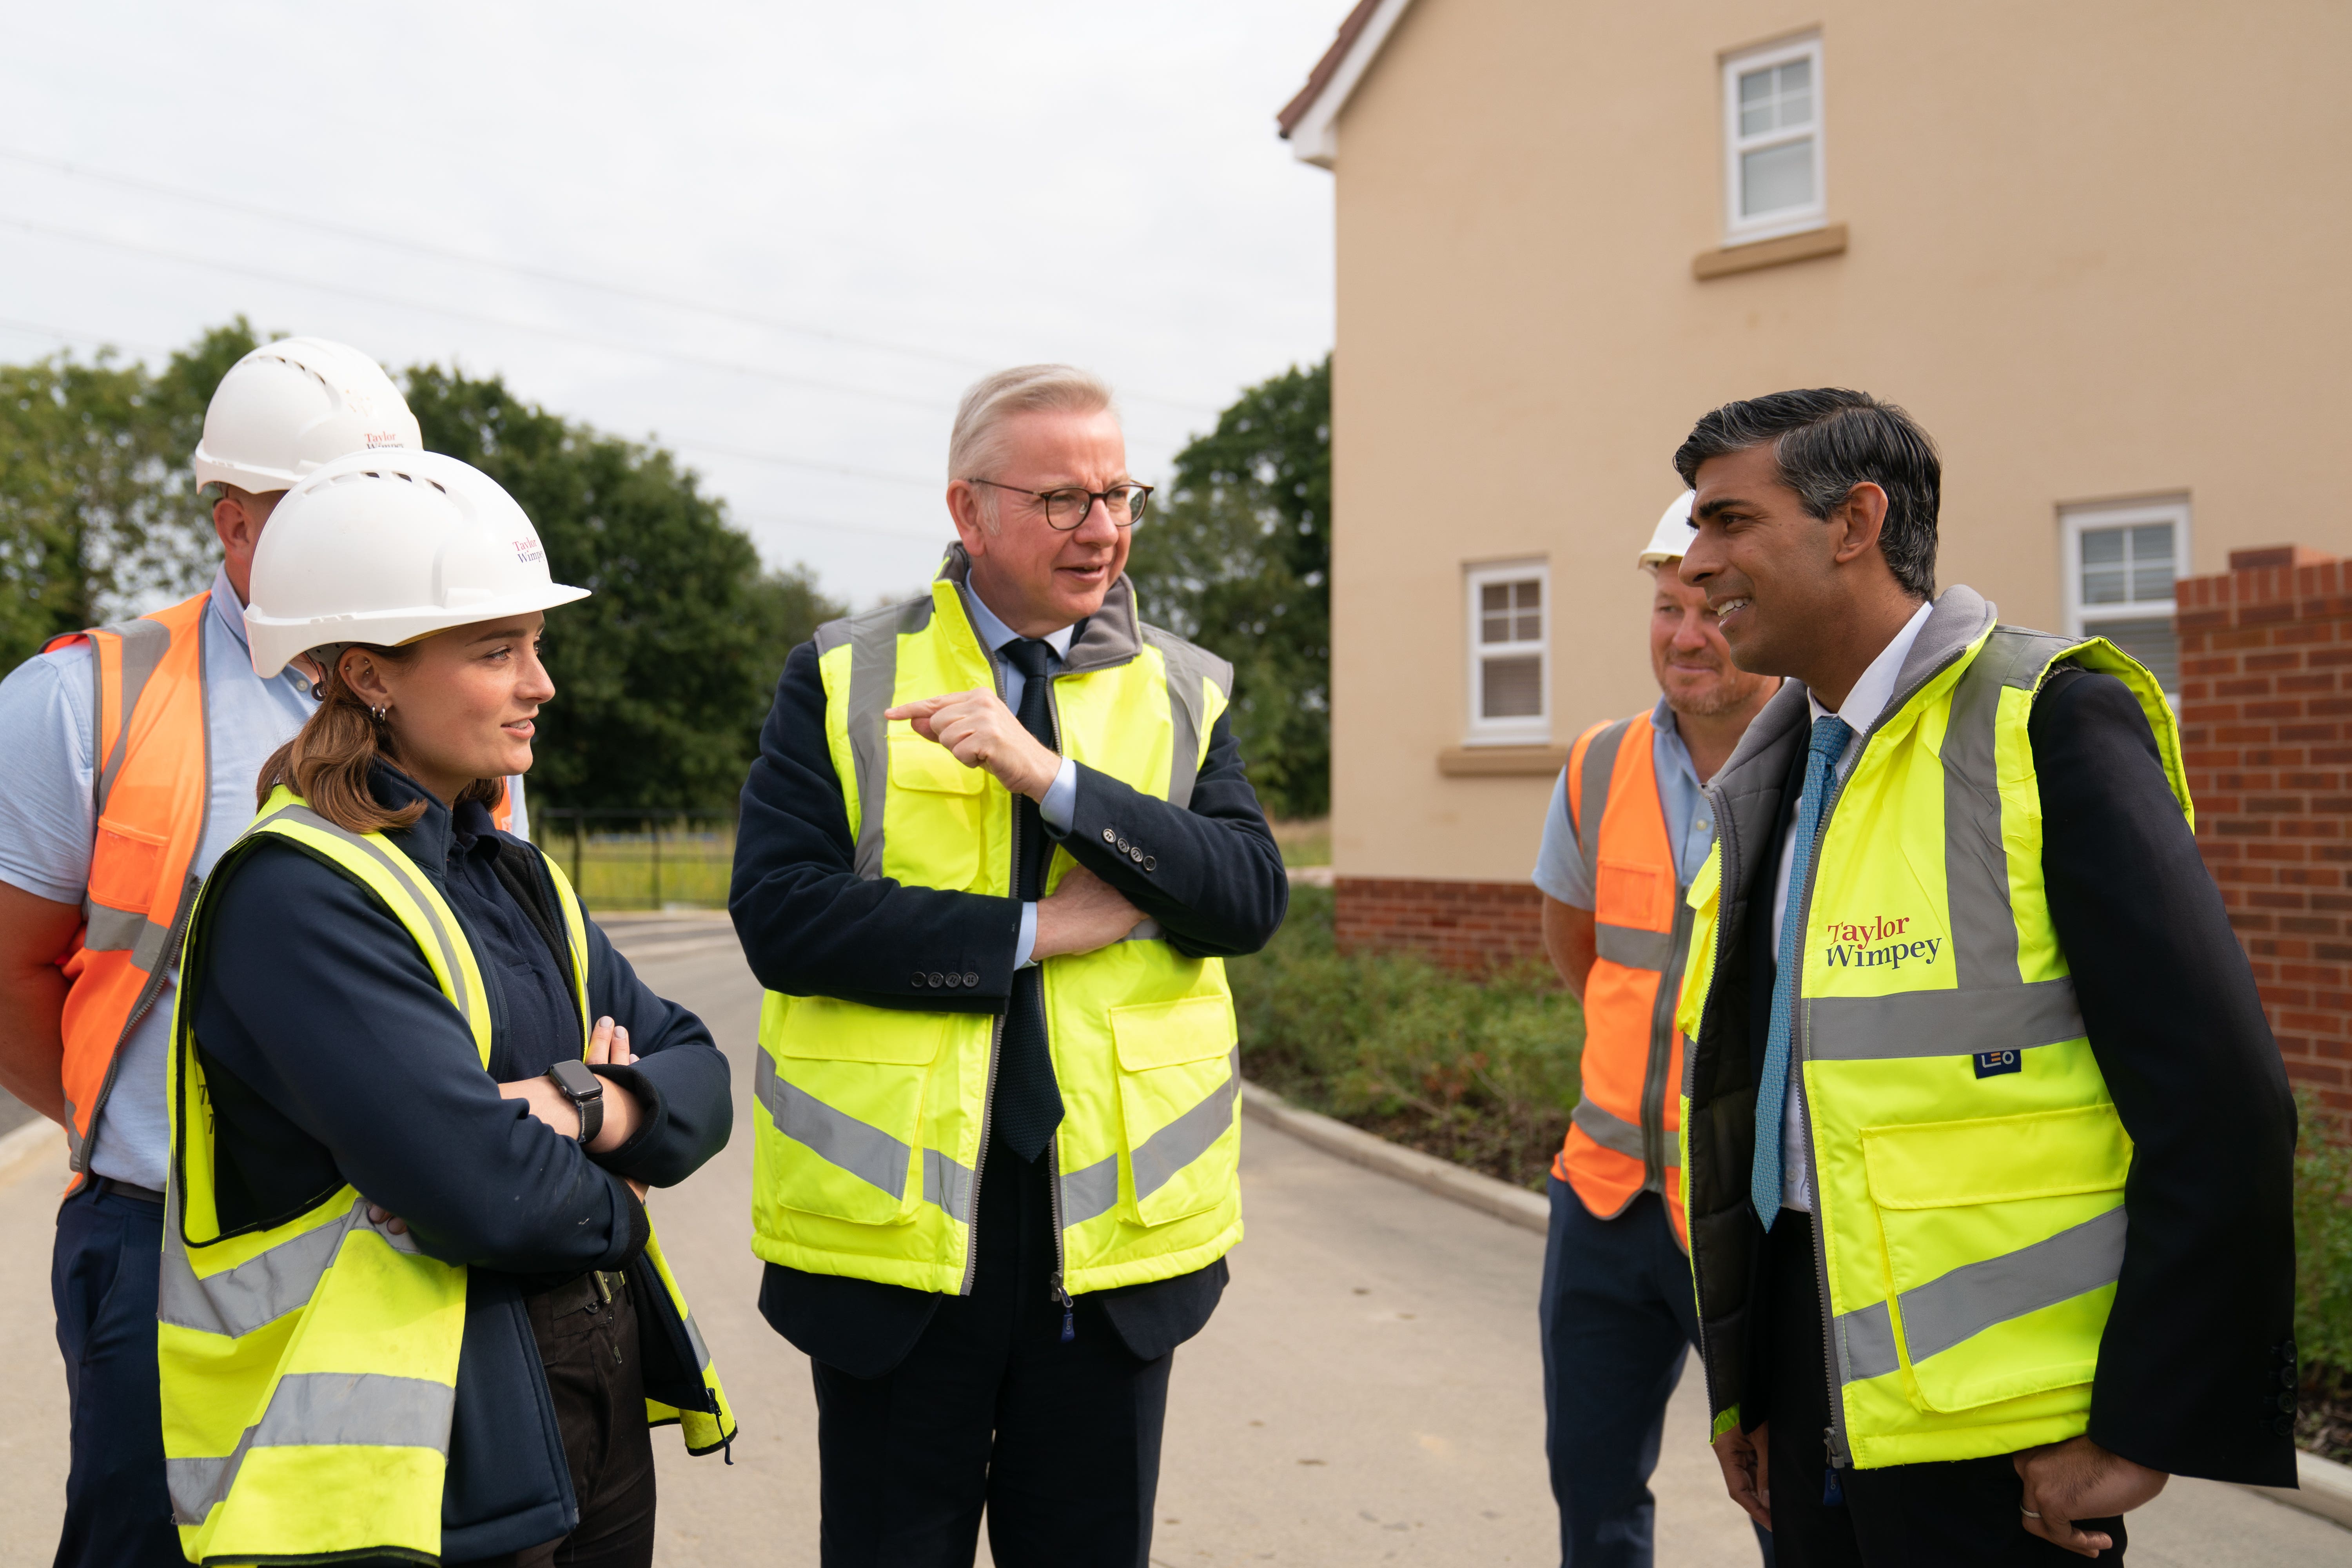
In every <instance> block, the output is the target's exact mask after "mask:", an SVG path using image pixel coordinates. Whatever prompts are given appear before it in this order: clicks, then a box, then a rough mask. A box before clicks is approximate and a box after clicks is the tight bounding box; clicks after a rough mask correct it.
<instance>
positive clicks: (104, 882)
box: [89, 816, 168, 914]
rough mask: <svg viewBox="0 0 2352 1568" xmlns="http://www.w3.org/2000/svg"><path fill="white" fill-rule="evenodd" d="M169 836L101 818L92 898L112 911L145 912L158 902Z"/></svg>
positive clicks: (91, 877)
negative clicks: (156, 881)
mask: <svg viewBox="0 0 2352 1568" xmlns="http://www.w3.org/2000/svg"><path fill="white" fill-rule="evenodd" d="M167 842H168V836H167V835H165V834H162V833H153V832H150V831H149V830H148V829H146V828H143V827H135V826H131V824H130V823H127V822H121V821H118V820H116V819H115V818H113V817H110V816H107V817H100V819H99V823H98V842H97V844H96V845H95V846H94V847H93V848H92V850H91V853H90V858H89V900H90V902H92V903H94V904H104V905H105V906H106V907H107V908H108V909H110V910H123V911H125V912H126V913H130V914H145V913H146V912H147V910H148V909H149V908H150V907H151V906H152V905H153V903H154V901H155V879H156V878H157V877H158V876H160V875H162V873H163V850H164V847H165V845H166V843H167Z"/></svg>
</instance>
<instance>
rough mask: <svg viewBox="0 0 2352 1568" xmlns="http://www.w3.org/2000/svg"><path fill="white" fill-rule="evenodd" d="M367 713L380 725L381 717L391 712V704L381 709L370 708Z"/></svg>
mask: <svg viewBox="0 0 2352 1568" xmlns="http://www.w3.org/2000/svg"><path fill="white" fill-rule="evenodd" d="M368 711H369V712H371V713H373V714H374V715H375V721H376V722H377V723H379V724H381V723H383V716H384V715H385V714H387V713H389V712H391V711H392V704H391V703H389V702H387V703H385V704H384V705H383V707H381V708H371V709H369V710H368Z"/></svg>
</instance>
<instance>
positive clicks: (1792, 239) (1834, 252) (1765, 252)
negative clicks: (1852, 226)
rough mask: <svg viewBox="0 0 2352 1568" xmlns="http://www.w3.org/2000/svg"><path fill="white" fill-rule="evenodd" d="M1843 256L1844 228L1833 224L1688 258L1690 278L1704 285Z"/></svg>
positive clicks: (1705, 252) (1731, 246)
mask: <svg viewBox="0 0 2352 1568" xmlns="http://www.w3.org/2000/svg"><path fill="white" fill-rule="evenodd" d="M1844 252H1845V225H1843V224H1842V223H1833V224H1829V225H1826V226H1823V227H1821V228H1810V229H1807V230H1806V231H1805V232H1804V233H1802V234H1784V235H1781V236H1780V237H1777V238H1773V239H1759V240H1751V241H1750V242H1749V243H1748V244H1746V245H1727V246H1725V247H1723V248H1722V249H1721V250H1703V251H1701V252H1699V253H1698V254H1697V255H1696V256H1695V257H1693V258H1691V276H1692V277H1694V278H1696V279H1698V280H1699V281H1700V282H1702V283H1704V282H1706V280H1707V279H1710V278H1728V277H1729V276H1731V274H1733V273H1735V272H1753V271H1755V270H1757V269H1758V268H1763V267H1782V266H1786V265H1787V264H1788V263H1790V262H1791V261H1811V260H1812V259H1813V258H1815V257H1817V256H1841V255H1843V254H1844Z"/></svg>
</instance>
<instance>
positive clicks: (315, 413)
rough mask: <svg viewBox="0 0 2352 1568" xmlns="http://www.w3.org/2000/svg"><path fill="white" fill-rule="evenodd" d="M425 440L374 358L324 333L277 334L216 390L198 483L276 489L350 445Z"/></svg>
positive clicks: (418, 446) (354, 448)
mask: <svg viewBox="0 0 2352 1568" xmlns="http://www.w3.org/2000/svg"><path fill="white" fill-rule="evenodd" d="M424 446H425V437H424V435H423V433H422V432H420V431H419V430H418V429H417V427H416V416H415V415H414V414H411V413H410V412H409V411H408V403H407V400H406V399H404V398H403V397H402V396H401V395H400V389H399V388H398V387H396V386H394V385H393V384H392V378H391V377H390V376H388V375H386V374H383V367H382V366H381V365H378V364H377V363H375V361H373V360H372V359H370V358H368V356H367V355H365V354H363V353H360V351H359V350H357V349H355V348H351V347H348V346H346V345H345V344H342V343H331V342H328V341H327V340H326V339H324V338H280V339H279V340H278V342H274V343H269V344H266V345H264V346H263V347H261V348H257V349H256V350H254V351H253V352H252V353H249V354H247V355H246V356H245V357H244V358H243V359H241V360H239V361H237V362H236V363H235V364H233V365H231V366H229V367H228V374H226V375H224V376H222V377H221V381H220V385H218V386H217V387H215V388H214V389H213V400H212V402H211V404H210V405H207V406H206V407H205V434H204V439H202V440H200V441H198V442H197V443H196V458H195V469H196V484H197V487H198V488H199V489H201V488H202V487H204V486H205V485H214V484H222V485H235V486H236V488H237V489H242V490H255V491H260V490H282V489H288V488H289V487H291V486H292V485H293V484H294V482H295V481H296V480H298V479H301V478H302V476H304V475H305V474H308V473H310V472H311V471H312V470H313V469H315V468H318V467H319V465H320V464H321V463H327V462H332V461H333V460H334V459H335V458H340V457H341V456H343V455H344V454H345V453H346V452H373V451H382V450H384V449H386V448H390V447H405V448H407V449H408V450H410V451H419V450H422V449H423V447H424Z"/></svg>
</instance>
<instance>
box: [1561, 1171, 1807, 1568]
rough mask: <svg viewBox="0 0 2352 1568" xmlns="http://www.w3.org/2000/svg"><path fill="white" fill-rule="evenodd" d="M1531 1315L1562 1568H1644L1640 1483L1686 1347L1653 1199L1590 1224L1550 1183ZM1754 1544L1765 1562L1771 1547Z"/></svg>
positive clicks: (1663, 1220) (1652, 1460)
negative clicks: (1537, 1329) (1539, 1337)
mask: <svg viewBox="0 0 2352 1568" xmlns="http://www.w3.org/2000/svg"><path fill="white" fill-rule="evenodd" d="M1537 1313H1538V1321H1540V1323H1541V1324H1542V1327H1543V1370H1544V1452H1545V1453H1546V1454H1547V1455H1549V1457H1550V1459H1551V1495H1552V1498H1553V1500H1555V1501H1556V1502H1558V1503H1559V1560H1560V1563H1561V1564H1562V1568H1594V1565H1603V1568H1649V1563H1650V1561H1651V1552H1652V1547H1653V1542H1654V1537H1655V1525H1656V1513H1657V1506H1656V1500H1655V1499H1654V1498H1653V1497H1652V1496H1651V1493H1650V1475H1651V1472H1652V1471H1654V1470H1655V1469H1656V1468H1658V1445H1659V1442H1660V1440H1661V1438H1662V1436H1663V1434H1664V1429H1665V1423H1666V1401H1667V1399H1668V1398H1669V1397H1671V1396H1672V1395H1673V1394H1674V1392H1675V1383H1676V1382H1677V1381H1678V1380H1679V1379H1680V1378H1681V1376H1682V1371H1683V1359H1684V1354H1685V1351H1686V1350H1687V1348H1688V1347H1689V1346H1690V1345H1692V1344H1694V1343H1696V1342H1697V1339H1698V1306H1697V1302H1696V1300H1695V1299H1694V1298H1693V1296H1692V1294H1691V1276H1690V1261H1689V1259H1688V1258H1685V1257H1684V1256H1683V1250H1682V1247H1680V1246H1679V1245H1678V1244H1677V1243H1676V1242H1675V1229H1674V1223H1673V1221H1672V1220H1670V1219H1669V1218H1668V1217H1667V1215H1666V1205H1665V1202H1664V1199H1662V1198H1660V1197H1659V1196H1658V1194H1655V1193H1643V1194H1640V1195H1639V1196H1637V1197H1635V1198H1634V1200H1633V1202H1632V1203H1630V1204H1628V1205H1626V1206H1625V1208H1624V1210H1623V1212H1622V1213H1621V1214H1619V1215H1617V1217H1616V1218H1614V1219H1596V1218H1594V1217H1593V1215H1592V1213H1591V1210H1589V1209H1587V1208H1586V1207H1585V1206H1584V1204H1583V1202H1582V1200H1580V1199H1579V1198H1578V1197H1577V1195H1576V1194H1575V1192H1574V1191H1573V1190H1572V1189H1571V1188H1570V1186H1569V1184H1567V1183H1566V1182H1563V1181H1561V1180H1560V1179H1559V1177H1558V1176H1554V1177H1552V1178H1551V1231H1550V1234H1549V1237H1547V1238H1546V1240H1545V1242H1544V1267H1543V1289H1542V1293H1541V1295H1540V1296H1539V1297H1538V1306H1537ZM1726 1506H1728V1505H1726ZM1756 1537H1757V1541H1758V1542H1759V1545H1760V1546H1761V1548H1762V1551H1763V1557H1764V1561H1765V1563H1767V1564H1769V1563H1771V1561H1772V1538H1771V1537H1770V1536H1769V1535H1768V1534H1766V1533H1765V1532H1764V1531H1757V1532H1756Z"/></svg>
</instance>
